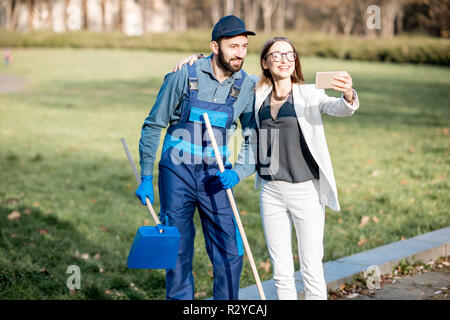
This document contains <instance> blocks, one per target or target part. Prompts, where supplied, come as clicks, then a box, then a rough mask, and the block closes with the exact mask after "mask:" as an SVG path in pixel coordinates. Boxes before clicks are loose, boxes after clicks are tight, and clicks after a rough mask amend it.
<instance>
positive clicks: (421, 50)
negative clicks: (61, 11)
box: [0, 30, 450, 66]
mask: <svg viewBox="0 0 450 320" xmlns="http://www.w3.org/2000/svg"><path fill="white" fill-rule="evenodd" d="M274 35H275V34H257V36H255V37H252V38H251V41H250V43H249V52H251V53H259V51H260V49H261V47H262V45H263V44H264V42H265V41H266V40H267V39H268V38H269V37H271V36H274ZM283 35H285V36H287V37H288V38H290V39H291V40H292V41H293V42H294V44H295V45H296V47H297V49H298V51H299V52H300V54H301V55H302V56H318V57H330V58H339V59H355V60H367V61H390V62H397V63H414V64H435V65H443V66H448V65H450V40H449V39H444V38H434V37H429V36H421V35H400V36H397V37H394V38H391V39H366V38H362V37H356V36H353V37H343V36H336V37H332V36H327V35H324V34H319V33H298V32H297V33H295V32H292V31H290V32H285V33H283ZM209 41H210V32H209V31H188V32H183V33H180V32H178V33H176V32H170V33H149V34H145V35H143V36H132V37H130V36H126V35H123V34H121V33H117V32H106V33H105V32H103V33H99V32H87V31H78V32H66V33H53V32H49V31H35V32H30V33H19V32H8V31H5V30H0V47H21V48H27V47H47V48H61V47H70V48H123V49H143V50H164V51H183V52H189V53H193V52H203V53H207V52H209V51H210V49H209Z"/></svg>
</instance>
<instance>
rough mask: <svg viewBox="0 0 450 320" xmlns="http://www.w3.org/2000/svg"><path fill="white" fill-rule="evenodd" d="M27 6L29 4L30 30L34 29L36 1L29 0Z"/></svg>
mask: <svg viewBox="0 0 450 320" xmlns="http://www.w3.org/2000/svg"><path fill="white" fill-rule="evenodd" d="M27 6H28V31H33V30H34V23H33V20H34V10H35V1H34V0H27Z"/></svg>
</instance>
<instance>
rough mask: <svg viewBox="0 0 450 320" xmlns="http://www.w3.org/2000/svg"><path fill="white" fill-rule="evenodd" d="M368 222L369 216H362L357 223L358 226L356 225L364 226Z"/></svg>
mask: <svg viewBox="0 0 450 320" xmlns="http://www.w3.org/2000/svg"><path fill="white" fill-rule="evenodd" d="M369 222H370V217H369V216H363V217H362V218H361V221H360V223H359V226H358V227H360V228H361V227H364V226H365V225H366V224H368V223H369Z"/></svg>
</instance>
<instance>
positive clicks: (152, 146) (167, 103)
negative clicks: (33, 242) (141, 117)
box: [139, 67, 188, 176]
mask: <svg viewBox="0 0 450 320" xmlns="http://www.w3.org/2000/svg"><path fill="white" fill-rule="evenodd" d="M187 77H188V73H187V67H184V68H182V69H181V71H178V72H176V73H168V74H167V75H166V76H165V78H164V82H163V84H162V86H161V88H160V90H159V93H158V96H157V98H156V101H155V104H154V105H153V108H152V110H151V111H150V113H149V115H148V117H147V118H146V119H145V121H144V124H143V125H142V130H141V139H140V140H139V159H140V161H139V163H140V165H141V176H146V175H153V164H154V162H155V158H156V151H157V150H158V146H159V140H160V136H161V129H163V128H166V127H167V126H168V124H169V121H170V119H171V117H172V115H173V114H174V113H175V110H176V108H177V107H178V105H179V104H180V102H181V100H182V98H183V95H184V94H185V92H186V89H187V80H186V79H187Z"/></svg>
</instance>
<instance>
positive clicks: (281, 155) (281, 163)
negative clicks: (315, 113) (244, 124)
mask: <svg viewBox="0 0 450 320" xmlns="http://www.w3.org/2000/svg"><path fill="white" fill-rule="evenodd" d="M270 98H271V94H269V95H268V96H267V98H266V100H265V101H264V103H263V105H262V106H261V108H260V110H259V113H258V117H259V123H260V131H259V135H258V164H257V171H258V174H259V175H260V176H261V178H263V179H265V180H282V181H287V182H304V181H308V180H312V179H314V178H316V179H319V166H318V165H317V163H316V161H315V160H314V158H313V157H312V155H311V153H310V151H309V149H308V146H307V144H306V141H305V138H304V137H303V134H302V131H301V129H300V126H299V124H298V121H297V115H296V114H295V109H294V103H293V99H292V93H291V94H290V95H289V97H288V98H287V100H286V101H285V102H284V104H283V105H282V106H281V107H280V110H279V111H278V115H277V117H276V119H275V120H274V119H273V118H272V116H271V114H270Z"/></svg>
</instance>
